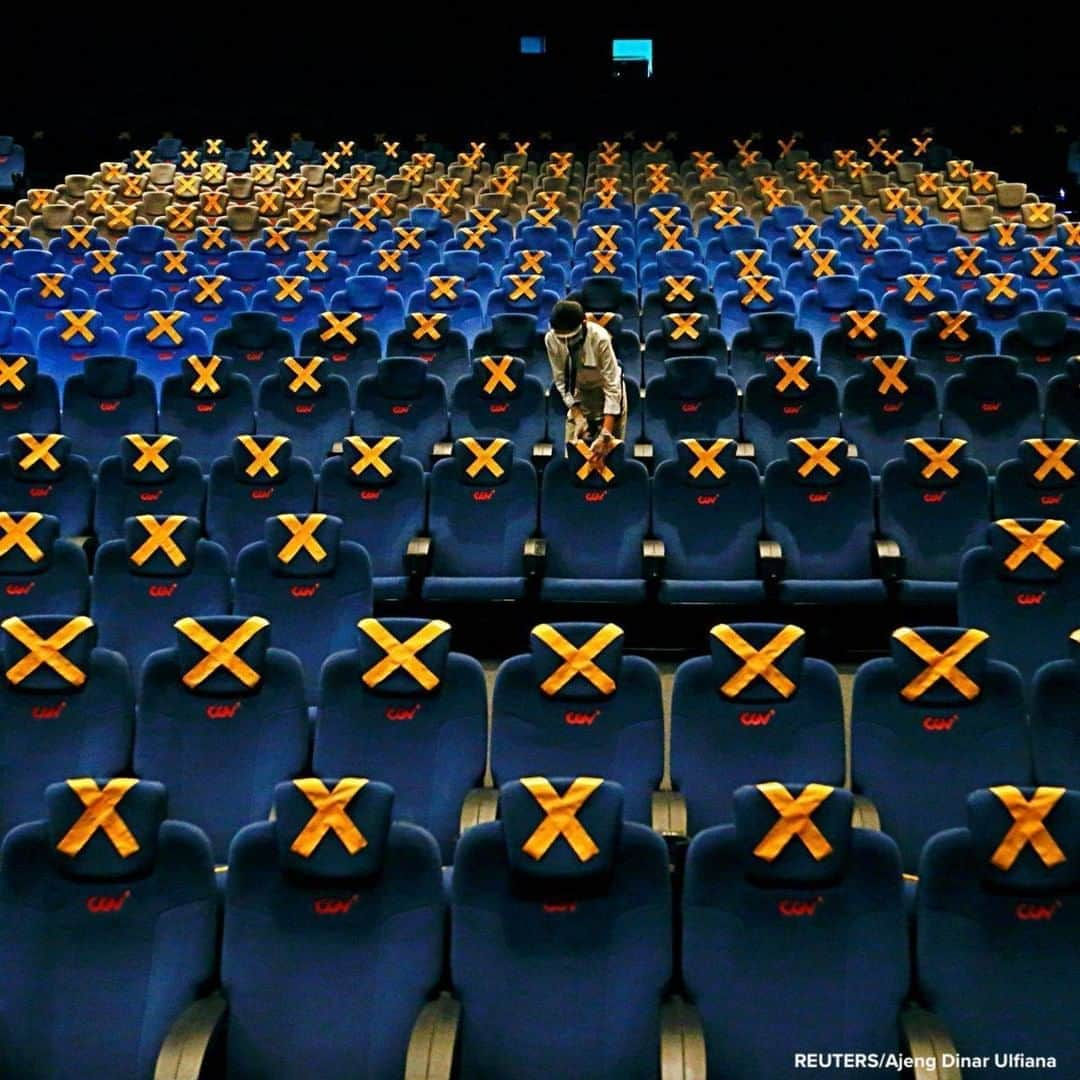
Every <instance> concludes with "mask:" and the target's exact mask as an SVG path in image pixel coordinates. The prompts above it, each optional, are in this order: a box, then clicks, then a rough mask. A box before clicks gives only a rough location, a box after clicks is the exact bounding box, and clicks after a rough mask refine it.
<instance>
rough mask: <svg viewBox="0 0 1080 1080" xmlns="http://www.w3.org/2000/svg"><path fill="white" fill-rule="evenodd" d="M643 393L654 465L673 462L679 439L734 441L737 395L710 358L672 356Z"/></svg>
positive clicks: (736, 433) (726, 377) (646, 432)
mask: <svg viewBox="0 0 1080 1080" xmlns="http://www.w3.org/2000/svg"><path fill="white" fill-rule="evenodd" d="M664 369H665V370H664V372H663V374H661V375H656V376H654V377H653V378H651V379H650V380H649V382H648V385H647V386H646V387H645V403H644V410H643V412H644V424H645V438H646V439H647V440H648V441H649V442H651V443H652V445H653V460H654V461H667V460H669V459H671V458H674V457H675V452H676V444H677V443H678V442H679V440H680V439H686V438H700V439H703V440H705V441H707V442H712V441H713V440H714V439H718V438H727V439H737V438H738V437H739V390H738V387H737V386H736V385H735V380H734V379H733V378H732V377H731V376H730V375H725V374H721V373H720V371H719V370H718V367H717V363H716V360H715V358H714V357H712V356H701V355H687V356H672V357H670V358H669V359H667V360H665V361H664Z"/></svg>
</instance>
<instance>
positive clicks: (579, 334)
mask: <svg viewBox="0 0 1080 1080" xmlns="http://www.w3.org/2000/svg"><path fill="white" fill-rule="evenodd" d="M552 332H553V333H554V334H555V336H556V337H557V338H558V339H559V340H560V341H561V342H562V343H563V344H564V345H576V344H577V343H578V342H579V341H581V340H583V339H584V337H585V324H584V323H582V324H581V325H580V326H579V327H578V328H577V329H576V330H574V331H573V332H572V333H569V334H560V333H558V332H557V331H552Z"/></svg>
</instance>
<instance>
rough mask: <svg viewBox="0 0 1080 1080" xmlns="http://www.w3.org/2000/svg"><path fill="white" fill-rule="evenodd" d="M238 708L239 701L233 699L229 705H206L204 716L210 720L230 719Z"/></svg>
mask: <svg viewBox="0 0 1080 1080" xmlns="http://www.w3.org/2000/svg"><path fill="white" fill-rule="evenodd" d="M239 708H240V702H239V701H234V702H233V703H232V704H231V705H207V706H206V716H207V718H208V719H210V720H231V719H232V718H233V717H234V716H235V715H236V713H237V710H238V709H239Z"/></svg>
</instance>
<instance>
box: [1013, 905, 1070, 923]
mask: <svg viewBox="0 0 1080 1080" xmlns="http://www.w3.org/2000/svg"><path fill="white" fill-rule="evenodd" d="M1060 907H1061V901H1060V900H1054V901H1052V902H1051V903H1049V904H1032V903H1021V904H1017V905H1016V917H1017V918H1018V919H1019V920H1020V921H1021V922H1049V921H1050V920H1051V919H1052V918H1053V917H1054V916H1055V915H1056V914H1057V913H1058V909H1059V908H1060Z"/></svg>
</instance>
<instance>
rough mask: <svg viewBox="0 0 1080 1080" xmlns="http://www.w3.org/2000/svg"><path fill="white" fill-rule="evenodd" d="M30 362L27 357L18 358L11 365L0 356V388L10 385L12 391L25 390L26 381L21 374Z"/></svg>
mask: <svg viewBox="0 0 1080 1080" xmlns="http://www.w3.org/2000/svg"><path fill="white" fill-rule="evenodd" d="M28 363H29V361H28V360H27V359H26V357H25V356H17V357H15V359H14V360H12V361H11V362H10V363H9V362H8V361H7V360H5V359H4V358H3V357H2V356H0V386H8V385H9V384H10V386H11V388H12V390H16V391H19V390H25V389H26V380H25V379H23V377H22V376H21V375H20V374H19V372H20V371H22V369H23V368H24V367H26V365H27V364H28Z"/></svg>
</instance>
